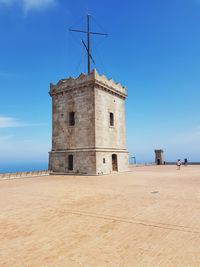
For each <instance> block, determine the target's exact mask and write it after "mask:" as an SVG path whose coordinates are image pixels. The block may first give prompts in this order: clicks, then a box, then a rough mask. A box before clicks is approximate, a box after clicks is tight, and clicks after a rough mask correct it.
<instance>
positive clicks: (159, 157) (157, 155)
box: [154, 149, 164, 165]
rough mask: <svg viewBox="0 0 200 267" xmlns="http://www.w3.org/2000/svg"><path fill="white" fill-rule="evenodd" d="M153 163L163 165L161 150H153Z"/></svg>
mask: <svg viewBox="0 0 200 267" xmlns="http://www.w3.org/2000/svg"><path fill="white" fill-rule="evenodd" d="M154 151H155V163H156V165H163V164H164V157H163V150H162V149H155V150H154Z"/></svg>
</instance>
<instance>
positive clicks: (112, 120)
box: [110, 112, 114, 126]
mask: <svg viewBox="0 0 200 267" xmlns="http://www.w3.org/2000/svg"><path fill="white" fill-rule="evenodd" d="M110 126H114V114H113V113H112V112H110Z"/></svg>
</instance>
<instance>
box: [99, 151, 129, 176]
mask: <svg viewBox="0 0 200 267" xmlns="http://www.w3.org/2000/svg"><path fill="white" fill-rule="evenodd" d="M112 154H116V155H117V162H118V172H125V171H128V169H129V168H128V153H127V152H121V151H116V150H114V151H109V152H105V151H104V152H97V153H96V162H97V171H96V173H97V174H109V173H111V172H112V171H113V170H112ZM104 159H105V161H104ZM104 162H105V163H104Z"/></svg>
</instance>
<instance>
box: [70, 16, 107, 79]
mask: <svg viewBox="0 0 200 267" xmlns="http://www.w3.org/2000/svg"><path fill="white" fill-rule="evenodd" d="M69 31H71V32H81V33H87V46H86V44H85V43H84V41H83V40H82V43H83V45H84V47H85V49H86V51H87V61H88V74H90V59H92V61H93V63H94V64H95V62H94V59H93V58H92V56H91V53H90V35H91V34H96V35H108V34H107V33H101V32H91V31H90V15H87V30H86V31H83V30H76V29H69Z"/></svg>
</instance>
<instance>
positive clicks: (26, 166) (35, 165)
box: [0, 162, 48, 173]
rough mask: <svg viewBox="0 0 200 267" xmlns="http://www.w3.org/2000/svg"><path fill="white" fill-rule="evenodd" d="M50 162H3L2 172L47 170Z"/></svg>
mask: <svg viewBox="0 0 200 267" xmlns="http://www.w3.org/2000/svg"><path fill="white" fill-rule="evenodd" d="M47 169H48V162H25V163H23V162H19V163H6V162H5V163H1V162H0V173H13V172H30V171H39V170H47Z"/></svg>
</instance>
